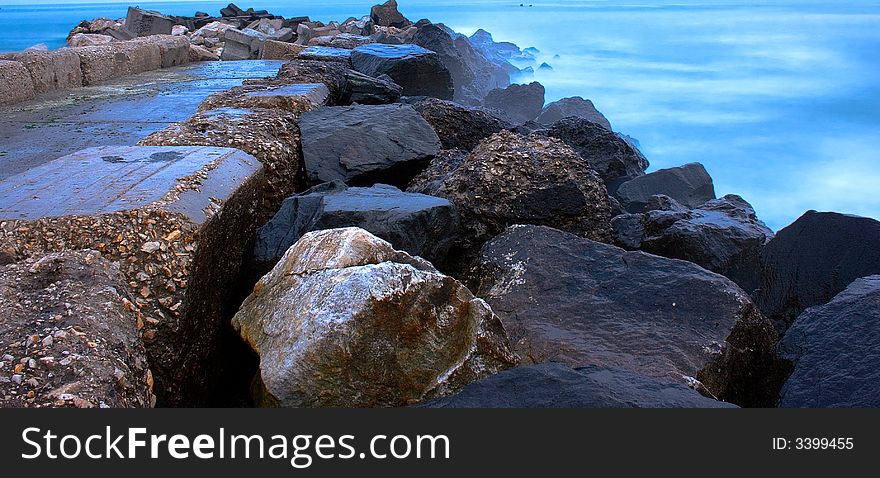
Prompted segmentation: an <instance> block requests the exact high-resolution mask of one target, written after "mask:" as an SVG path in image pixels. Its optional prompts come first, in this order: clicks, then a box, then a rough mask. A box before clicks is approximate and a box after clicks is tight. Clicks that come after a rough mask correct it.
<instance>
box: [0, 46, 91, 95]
mask: <svg viewBox="0 0 880 478" xmlns="http://www.w3.org/2000/svg"><path fill="white" fill-rule="evenodd" d="M0 60H12V61H17V62H20V63H21V64H22V65H24V67H25V68H26V69H27V71H28V74H30V76H31V80H32V82H33V89H34V93H35V94H41V93H46V92H48V91H55V90H61V89H67V88H79V87H80V86H82V69H81V67H80V62H79V56H78V55H77V54H76V53H75V52H73V51H72V50H70V49H68V48H63V49H60V50H53V51H40V50H31V51H24V52H21V53H7V54H0Z"/></svg>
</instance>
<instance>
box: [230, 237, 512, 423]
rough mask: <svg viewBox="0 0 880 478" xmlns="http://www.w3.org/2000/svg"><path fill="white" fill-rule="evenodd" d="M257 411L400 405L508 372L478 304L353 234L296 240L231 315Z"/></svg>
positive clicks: (505, 356) (497, 334)
mask: <svg viewBox="0 0 880 478" xmlns="http://www.w3.org/2000/svg"><path fill="white" fill-rule="evenodd" d="M233 325H234V326H235V328H236V329H237V330H238V331H239V333H240V334H241V336H242V338H244V339H245V341H247V343H248V344H250V346H251V347H252V348H253V349H254V350H255V351H256V352H257V354H258V355H259V356H260V371H259V377H258V380H257V389H258V390H259V392H258V404H260V405H263V406H285V407H304V406H312V407H315V406H323V407H328V406H331V407H368V406H373V407H375V406H400V405H407V404H411V403H414V402H417V401H420V400H423V399H426V398H432V397H435V396H439V395H444V394H448V393H454V392H456V391H458V390H460V389H461V388H462V387H464V386H465V385H467V384H468V383H470V382H472V381H474V380H477V379H479V378H482V377H485V376H487V375H490V374H492V373H495V372H498V371H500V370H503V369H505V368H508V367H510V366H512V365H514V364H515V358H514V356H513V354H512V353H511V352H510V349H509V344H508V343H507V339H506V336H505V334H504V329H503V328H502V327H501V325H500V322H499V321H498V318H497V317H496V316H495V315H494V314H493V313H492V311H491V309H489V307H488V306H487V305H486V304H485V302H483V301H481V300H479V299H476V298H475V297H474V296H473V295H472V294H471V293H470V292H469V291H468V290H467V288H465V287H464V286H463V285H461V283H459V282H458V281H456V280H455V279H453V278H451V277H448V276H445V275H442V274H440V273H438V272H437V271H436V270H435V269H434V268H433V267H432V266H431V265H430V264H429V263H427V262H426V261H424V260H422V259H419V258H415V257H412V256H410V255H409V254H406V253H404V252H400V251H395V250H394V249H393V248H392V247H391V245H390V244H389V243H387V242H385V241H383V240H381V239H378V238H377V237H375V236H373V235H371V234H369V233H367V232H366V231H364V230H362V229H358V228H346V229H331V230H326V231H317V232H311V233H308V234H306V235H305V236H303V237H302V238H301V239H300V240H299V241H298V242H297V243H296V244H295V245H294V246H293V247H292V248H291V249H290V250H288V252H287V253H286V254H285V256H284V258H283V259H282V261H281V262H280V263H279V264H278V265H277V266H276V267H275V269H274V270H273V271H272V272H271V273H269V274H268V275H266V276H265V277H263V279H261V280H260V282H259V283H258V284H257V286H256V287H255V288H254V293H253V294H252V295H251V296H250V297H248V299H247V300H246V301H245V302H244V304H243V305H242V307H241V309H240V310H239V312H238V313H237V314H236V315H235V318H234V319H233Z"/></svg>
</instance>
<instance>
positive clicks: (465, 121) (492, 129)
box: [413, 98, 511, 150]
mask: <svg viewBox="0 0 880 478" xmlns="http://www.w3.org/2000/svg"><path fill="white" fill-rule="evenodd" d="M413 107H414V108H415V109H416V111H418V112H419V114H421V115H422V118H425V121H427V122H428V124H430V125H431V127H433V128H434V131H436V132H437V135H438V136H439V137H440V143H441V144H442V145H443V148H444V149H464V150H471V149H473V148H474V147H476V146H477V145H478V144H479V143H480V141H482V140H483V139H485V138H488V137H489V136H492V135H493V134H495V133H499V132H501V131H503V130H506V129H508V128H510V127H511V125H510V123H507V122H506V121H504V120H501V119H498V118H496V117H494V116H492V115H491V114H489V113H487V112H485V111H482V110H478V109H470V108H465V107H463V106H459V105H457V104H455V103H453V102H451V101H445V100H439V99H436V98H426V99H424V100H422V101H420V102H417V103H415V104H414V105H413Z"/></svg>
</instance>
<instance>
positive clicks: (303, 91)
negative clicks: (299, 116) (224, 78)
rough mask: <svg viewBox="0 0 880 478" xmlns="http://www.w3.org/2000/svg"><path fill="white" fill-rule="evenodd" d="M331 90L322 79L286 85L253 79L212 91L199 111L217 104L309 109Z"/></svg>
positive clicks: (299, 111) (292, 110) (322, 100)
mask: <svg viewBox="0 0 880 478" xmlns="http://www.w3.org/2000/svg"><path fill="white" fill-rule="evenodd" d="M329 97H330V90H329V89H328V88H327V85H325V84H323V83H294V84H287V85H278V86H275V85H273V84H271V83H270V84H263V83H260V82H253V83H250V84H247V85H242V86H237V87H234V88H230V89H228V90H226V91H221V92H219V93H214V94H213V95H211V96H209V97H207V98H206V99H205V100H204V101H203V102H202V103H201V104H199V111H210V110H216V109H219V108H236V109H249V110H252V109H255V108H261V109H283V110H287V111H290V112H293V113H302V112H304V111H311V110H313V109H315V108H317V107H319V106H323V105H324V104H326V103H327V100H328V99H329Z"/></svg>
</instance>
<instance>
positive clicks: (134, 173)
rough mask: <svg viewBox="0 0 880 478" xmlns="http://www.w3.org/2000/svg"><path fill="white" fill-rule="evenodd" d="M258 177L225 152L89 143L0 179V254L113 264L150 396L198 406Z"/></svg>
mask: <svg viewBox="0 0 880 478" xmlns="http://www.w3.org/2000/svg"><path fill="white" fill-rule="evenodd" d="M264 177H265V176H264V172H263V170H262V168H261V167H260V163H259V162H258V161H257V160H256V159H254V158H253V157H252V156H250V155H247V154H245V153H242V152H241V151H238V150H233V149H227V148H208V147H172V146H162V147H144V146H136V147H130V146H105V147H99V148H90V149H87V150H83V151H80V152H78V153H74V154H71V155H68V156H66V157H63V158H59V159H56V160H54V161H51V162H49V163H46V164H44V165H42V166H38V167H36V168H33V169H31V170H29V171H27V172H25V173H22V174H20V175H18V176H13V177H10V178H7V179H5V180H3V181H2V182H0V250H11V251H13V254H14V255H15V257H16V258H26V257H30V256H33V255H37V254H43V253H48V252H63V251H69V250H77V249H95V250H98V251H100V252H101V253H102V254H104V256H105V257H106V258H107V259H108V260H110V261H114V262H119V263H120V267H121V271H122V274H123V275H124V276H125V279H126V281H127V284H128V286H129V290H130V293H131V295H132V296H134V297H135V300H134V306H135V307H136V308H137V309H138V310H139V311H140V313H141V315H142V317H143V322H144V328H143V335H142V336H143V339H144V342H145V345H146V349H147V357H148V359H149V363H150V369H151V370H152V372H153V375H154V377H155V379H156V387H155V392H156V395H157V396H158V399H159V403H160V404H163V405H170V406H181V405H199V404H205V403H208V402H209V401H210V400H211V399H212V396H211V392H213V390H212V387H213V386H214V385H216V379H217V376H216V373H217V370H216V369H215V368H214V367H215V364H216V363H217V360H218V356H217V354H218V351H219V347H218V346H217V343H216V342H217V341H218V340H219V336H220V334H219V331H220V330H221V328H222V327H223V326H224V325H225V323H224V321H223V319H224V317H227V318H228V317H229V316H231V313H230V310H228V309H230V308H232V307H234V305H235V304H232V303H231V299H232V297H233V296H234V295H235V294H234V289H235V286H236V279H237V277H238V274H239V271H240V268H241V262H242V261H241V258H242V257H244V253H245V246H246V244H247V242H248V240H249V239H250V237H251V236H252V235H253V233H254V232H255V231H256V229H257V226H258V223H257V215H258V212H259V208H260V205H261V204H262V203H263V197H262V192H263V191H265V189H266V187H265V185H264V183H265V179H264ZM227 314H228V315H227Z"/></svg>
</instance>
